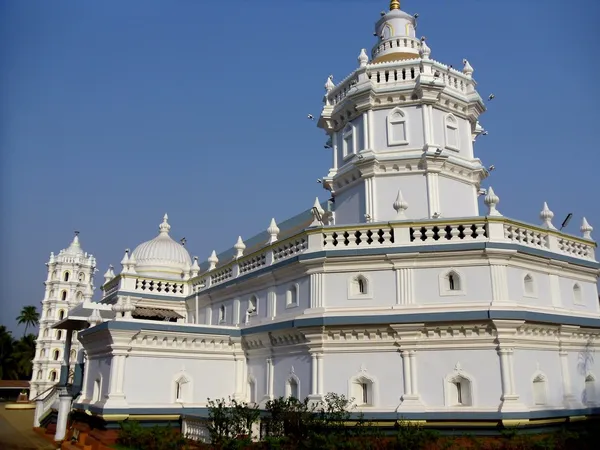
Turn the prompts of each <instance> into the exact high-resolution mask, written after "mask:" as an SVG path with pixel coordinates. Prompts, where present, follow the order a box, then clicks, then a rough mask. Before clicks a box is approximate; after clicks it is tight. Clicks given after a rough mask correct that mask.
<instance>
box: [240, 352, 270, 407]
mask: <svg viewBox="0 0 600 450" xmlns="http://www.w3.org/2000/svg"><path fill="white" fill-rule="evenodd" d="M247 365H248V369H247V372H248V376H249V377H254V379H255V380H256V399H257V401H260V400H262V398H263V397H264V396H265V395H266V394H267V361H266V357H264V356H256V355H248V359H247ZM245 382H246V386H247V380H245ZM246 390H247V387H246ZM247 395H248V398H250V395H249V394H247Z"/></svg>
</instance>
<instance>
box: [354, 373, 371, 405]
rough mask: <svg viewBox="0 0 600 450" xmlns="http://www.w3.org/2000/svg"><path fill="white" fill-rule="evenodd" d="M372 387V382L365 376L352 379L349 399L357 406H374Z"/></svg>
mask: <svg viewBox="0 0 600 450" xmlns="http://www.w3.org/2000/svg"><path fill="white" fill-rule="evenodd" d="M373 385H374V382H373V380H372V379H371V378H370V377H367V376H366V375H361V376H357V377H354V378H353V379H352V385H351V391H350V397H351V398H353V399H354V403H355V404H356V405H357V406H374V404H375V402H374V395H373V394H374V393H373Z"/></svg>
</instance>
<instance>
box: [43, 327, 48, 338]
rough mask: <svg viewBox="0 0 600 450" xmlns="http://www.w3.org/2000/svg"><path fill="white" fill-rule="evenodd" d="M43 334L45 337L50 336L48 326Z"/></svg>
mask: <svg viewBox="0 0 600 450" xmlns="http://www.w3.org/2000/svg"><path fill="white" fill-rule="evenodd" d="M43 336H44V337H45V338H46V337H48V328H46V329H45V330H44V333H43Z"/></svg>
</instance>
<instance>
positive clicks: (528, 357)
mask: <svg viewBox="0 0 600 450" xmlns="http://www.w3.org/2000/svg"><path fill="white" fill-rule="evenodd" d="M513 358H514V360H513V361H514V362H513V365H514V370H515V390H516V392H517V394H518V395H519V397H520V401H521V402H522V403H524V404H525V405H526V406H528V407H531V408H536V406H535V405H534V404H533V378H534V376H535V374H536V372H537V370H538V366H539V370H540V371H541V372H542V373H543V374H544V375H546V379H547V382H546V383H547V399H548V404H547V405H545V406H537V408H547V407H562V406H566V405H564V404H563V395H564V391H563V384H562V374H561V369H560V360H559V356H558V351H556V350H528V349H515V351H514V355H513Z"/></svg>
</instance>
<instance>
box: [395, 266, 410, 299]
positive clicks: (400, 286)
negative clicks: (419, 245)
mask: <svg viewBox="0 0 600 450" xmlns="http://www.w3.org/2000/svg"><path fill="white" fill-rule="evenodd" d="M413 303H414V296H413V270H412V269H411V268H408V267H403V268H401V269H396V304H397V305H410V304H413Z"/></svg>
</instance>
